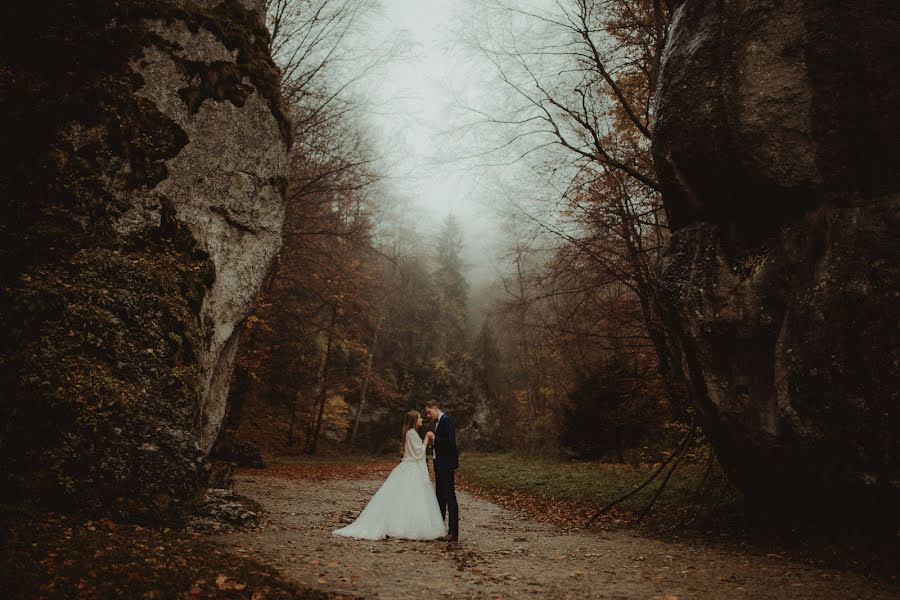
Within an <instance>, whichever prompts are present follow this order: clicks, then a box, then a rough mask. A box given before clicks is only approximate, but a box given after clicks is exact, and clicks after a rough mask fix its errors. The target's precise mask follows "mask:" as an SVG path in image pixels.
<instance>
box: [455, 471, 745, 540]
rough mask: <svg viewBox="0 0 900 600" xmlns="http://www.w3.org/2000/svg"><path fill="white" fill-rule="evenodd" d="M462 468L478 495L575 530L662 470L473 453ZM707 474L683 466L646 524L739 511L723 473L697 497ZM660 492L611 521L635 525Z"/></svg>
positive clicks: (649, 490)
mask: <svg viewBox="0 0 900 600" xmlns="http://www.w3.org/2000/svg"><path fill="white" fill-rule="evenodd" d="M460 462H461V464H462V466H461V469H460V478H461V480H462V481H463V482H464V484H465V485H468V486H470V487H472V488H474V491H476V493H477V492H479V491H480V492H483V493H486V494H487V495H490V496H491V497H493V498H495V499H497V500H498V501H500V502H502V503H505V504H507V505H515V506H516V507H517V508H524V509H526V510H528V512H532V513H536V514H537V515H538V516H539V515H544V516H547V517H549V518H551V519H552V520H560V519H561V520H565V521H567V522H570V523H572V522H573V521H574V523H573V524H583V522H584V521H585V520H586V519H587V518H588V517H589V516H590V515H591V514H593V512H594V511H596V510H597V509H599V508H602V507H604V506H605V505H606V504H607V503H609V502H610V501H612V500H614V499H615V498H617V497H619V496H620V495H622V494H624V493H625V492H627V491H629V490H631V489H633V488H634V487H636V486H637V485H639V484H640V483H641V482H643V481H644V480H645V479H646V478H647V477H649V476H650V474H651V473H653V471H654V470H656V468H657V467H658V463H645V464H627V463H626V464H617V463H604V462H596V461H579V462H573V461H564V460H560V459H548V458H540V457H529V456H521V455H516V454H510V453H505V454H470V453H467V454H465V455H464V456H463V457H462V458H461V460H460ZM706 469H707V466H706V464H705V463H703V462H700V463H697V462H694V463H683V464H682V465H680V466H679V468H678V469H677V470H676V471H675V473H674V474H673V476H672V478H671V479H670V480H669V482H668V484H667V486H666V489H665V491H664V492H663V493H662V495H661V496H660V497H659V499H658V500H657V501H656V504H655V505H654V508H653V511H652V512H651V513H650V514H649V515H648V517H647V518H646V522H647V523H648V524H650V525H656V526H671V525H677V524H681V523H685V522H689V521H694V520H696V519H697V518H698V517H701V516H702V517H709V516H711V515H712V514H714V513H716V514H722V513H724V512H732V511H734V510H735V509H736V508H737V507H738V504H739V496H738V494H737V492H736V491H735V490H734V489H733V488H731V487H730V486H728V485H727V484H725V483H724V481H723V479H722V477H721V475H720V474H719V472H718V471H715V470H714V471H713V473H712V477H710V479H709V480H708V485H706V486H704V488H705V489H704V492H703V493H701V494H698V493H697V490H698V487H699V486H700V482H701V480H702V479H703V476H704V473H705V472H706ZM657 487H658V483H657V482H654V483H653V484H650V485H649V486H647V487H646V488H644V489H643V490H641V491H640V492H638V493H637V494H636V495H634V496H633V497H631V498H629V499H628V500H626V501H625V502H623V503H622V504H621V505H620V506H619V507H618V508H617V509H615V510H613V511H612V512H611V513H609V515H608V517H607V518H606V520H607V521H614V522H633V521H635V520H636V519H637V516H638V515H639V513H640V512H641V510H642V509H643V508H644V507H645V506H646V505H647V504H648V503H649V502H650V500H651V498H652V496H653V494H654V493H655V491H656V489H657Z"/></svg>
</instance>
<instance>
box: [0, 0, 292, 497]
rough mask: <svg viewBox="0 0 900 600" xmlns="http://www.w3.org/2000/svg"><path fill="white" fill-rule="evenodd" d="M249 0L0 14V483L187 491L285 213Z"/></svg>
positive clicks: (80, 491) (271, 105)
mask: <svg viewBox="0 0 900 600" xmlns="http://www.w3.org/2000/svg"><path fill="white" fill-rule="evenodd" d="M262 10H263V9H262V2H260V1H257V0H245V1H244V2H240V1H238V0H221V1H215V0H205V1H201V0H194V1H187V0H185V1H174V0H173V1H164V0H136V1H129V2H120V1H116V0H102V1H99V2H89V3H84V2H75V1H68V2H66V1H64V2H51V1H40V0H38V1H35V2H30V3H27V4H24V5H21V4H18V3H16V4H15V6H12V5H10V6H4V8H2V9H0V19H2V20H0V29H2V32H0V33H2V35H0V39H2V41H0V101H2V108H3V110H2V111H0V112H2V115H0V130H2V132H3V134H2V135H3V140H2V143H3V146H4V149H5V152H4V155H5V156H6V159H5V162H4V163H3V165H2V171H0V194H2V212H3V221H2V230H0V233H2V235H0V244H2V246H0V263H2V265H0V283H2V288H3V292H4V293H3V298H2V302H0V326H2V328H3V330H4V334H5V335H4V339H3V342H2V345H0V385H2V387H3V390H4V393H3V400H2V405H0V411H2V413H0V414H2V432H0V436H2V437H0V446H2V463H3V464H2V471H3V474H4V478H5V479H7V478H8V481H6V482H5V484H7V485H6V488H7V490H8V491H9V490H18V491H20V492H24V493H27V494H29V495H30V496H36V497H39V498H44V499H51V498H56V499H69V500H75V501H77V502H78V503H81V504H85V505H88V506H97V507H107V506H114V507H117V508H120V509H121V510H123V511H128V510H140V511H144V510H159V511H165V510H168V509H170V508H172V507H173V506H175V505H176V504H177V503H178V502H180V501H181V500H183V499H185V498H188V497H190V496H192V495H193V494H194V493H195V492H196V490H197V488H198V487H199V486H200V485H201V484H202V481H203V478H204V473H203V463H204V459H205V456H206V453H207V452H208V451H209V449H210V447H211V445H212V443H213V442H214V440H215V437H216V435H217V433H218V429H219V427H220V425H221V421H222V418H223V415H224V410H225V400H226V396H227V388H228V382H229V379H230V375H231V367H232V359H233V356H234V351H235V348H236V345H237V337H238V331H239V330H240V324H241V322H242V320H243V319H244V318H245V316H246V315H247V313H248V311H249V310H250V308H251V305H252V302H253V298H254V296H255V294H256V292H257V290H258V288H259V286H260V284H261V281H262V278H263V276H264V274H265V272H266V270H267V268H268V265H269V262H270V260H271V259H272V257H273V256H274V254H275V253H276V251H277V249H278V246H279V244H280V240H281V226H282V221H283V218H284V204H283V202H284V199H283V182H284V171H285V168H286V154H287V148H288V145H289V143H290V140H289V136H290V133H289V132H290V127H289V123H288V120H287V117H286V115H285V111H284V109H283V107H282V104H281V99H280V90H279V81H280V78H279V74H278V71H277V68H276V67H275V65H274V63H273V62H272V60H271V57H270V56H269V52H268V39H269V38H268V33H267V32H266V30H265V27H264V25H263V20H262V16H263V15H262Z"/></svg>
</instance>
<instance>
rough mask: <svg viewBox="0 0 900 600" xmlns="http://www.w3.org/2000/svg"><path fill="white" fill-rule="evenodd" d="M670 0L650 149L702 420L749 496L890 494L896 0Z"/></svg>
mask: <svg viewBox="0 0 900 600" xmlns="http://www.w3.org/2000/svg"><path fill="white" fill-rule="evenodd" d="M677 4H678V7H677V9H676V10H675V13H674V15H673V22H672V26H671V30H670V33H669V40H668V44H667V47H666V50H665V54H664V59H663V65H662V72H661V76H660V82H659V92H658V98H657V107H656V122H655V126H654V143H653V151H654V157H655V159H656V162H657V167H658V170H659V172H660V176H661V178H662V182H663V185H664V197H665V205H666V209H667V212H668V215H669V219H670V222H671V224H672V225H673V227H674V229H675V232H674V235H673V239H672V244H671V247H670V249H669V255H668V263H667V267H666V270H665V275H664V277H665V291H666V295H667V301H668V304H669V306H670V308H671V314H670V315H669V320H670V323H671V324H672V326H673V327H674V328H677V329H678V330H679V331H680V342H681V348H682V351H683V353H684V359H685V361H684V363H685V369H686V371H687V375H688V376H689V377H690V380H691V383H692V386H693V392H694V397H695V401H696V404H697V406H698V408H699V410H700V412H701V415H702V417H703V420H704V425H705V427H706V430H707V432H708V434H709V435H710V437H711V438H712V439H713V441H714V443H715V444H716V446H717V448H718V450H719V453H720V455H721V458H722V460H723V462H724V464H725V466H726V468H727V469H728V470H729V471H730V472H731V474H732V476H733V478H734V479H735V481H736V482H737V483H738V484H739V485H740V486H741V487H742V488H743V489H744V491H745V492H747V494H748V495H749V496H750V498H751V499H753V500H755V501H756V502H758V503H759V504H769V503H776V502H777V503H783V502H788V503H791V502H796V503H798V504H799V505H802V506H805V507H815V506H821V505H822V504H831V503H833V502H837V503H840V504H842V505H843V506H848V507H849V506H854V507H857V508H859V507H876V508H877V509H882V508H885V507H891V506H893V507H894V508H893V509H896V506H898V505H900V503H898V502H897V500H898V499H900V494H898V491H900V469H898V460H897V439H898V438H897V431H898V427H900V422H898V410H897V407H898V399H900V398H898V393H900V327H898V325H900V297H898V294H900V240H898V231H900V194H898V192H900V160H898V159H900V144H898V141H900V138H898V136H897V132H898V131H900V105H898V102H900V96H898V91H897V86H896V76H897V73H898V72H900V52H898V48H897V37H896V32H897V30H898V25H900V11H898V8H897V4H896V3H893V2H887V1H881V0H867V1H863V2H854V3H830V2H805V1H801V0H787V1H779V2H775V1H773V0H764V1H762V2H758V1H752V2H751V1H749V0H746V1H744V0H739V1H734V2H703V1H700V0H687V1H685V2H681V3H677Z"/></svg>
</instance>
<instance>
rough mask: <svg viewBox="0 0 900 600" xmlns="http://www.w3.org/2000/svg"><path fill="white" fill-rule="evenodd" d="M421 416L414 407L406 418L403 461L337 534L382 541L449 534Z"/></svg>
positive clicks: (335, 532) (427, 437) (430, 434)
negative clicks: (433, 479)
mask: <svg viewBox="0 0 900 600" xmlns="http://www.w3.org/2000/svg"><path fill="white" fill-rule="evenodd" d="M421 426H422V417H421V416H420V415H419V413H418V412H416V411H414V410H412V411H410V412H408V413H406V416H405V417H404V418H403V440H404V441H403V460H402V461H400V464H399V465H397V466H396V467H394V470H393V471H391V474H390V475H388V478H387V479H386V480H385V481H384V483H383V484H381V487H380V488H378V491H377V492H375V495H374V496H372V499H371V500H369V503H368V504H367V505H366V507H365V508H364V509H363V511H362V512H361V513H359V516H358V517H357V518H356V520H355V521H353V523H351V524H350V525H348V526H347V527H344V528H342V529H338V530H337V531H334V532H333V533H334V535H342V536H345V537H352V538H360V539H365V540H381V539H384V538H385V537H392V538H405V539H408V540H434V539H437V538H439V537H441V536H443V535H444V533H446V532H445V531H444V519H443V518H442V517H441V510H440V508H439V507H438V502H437V497H436V496H435V495H434V487H433V486H432V485H431V479H430V478H429V477H428V466H427V465H426V464H425V443H427V440H428V439H429V438H430V437H432V436H434V433H433V432H431V431H429V432H428V433H426V434H425V440H426V442H425V443H423V442H422V438H420V437H419V434H418V433H417V432H416V428H417V427H421Z"/></svg>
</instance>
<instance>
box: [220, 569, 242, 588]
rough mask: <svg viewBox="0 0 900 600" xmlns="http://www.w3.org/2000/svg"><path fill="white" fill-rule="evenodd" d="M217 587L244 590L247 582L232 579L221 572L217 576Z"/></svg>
mask: <svg viewBox="0 0 900 600" xmlns="http://www.w3.org/2000/svg"><path fill="white" fill-rule="evenodd" d="M216 587H217V588H218V589H220V590H238V591H240V590H243V589H246V587H247V584H246V583H241V582H239V581H232V580H231V579H230V578H229V577H227V576H225V575H222V574H221V573H220V574H219V575H218V577H216Z"/></svg>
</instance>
